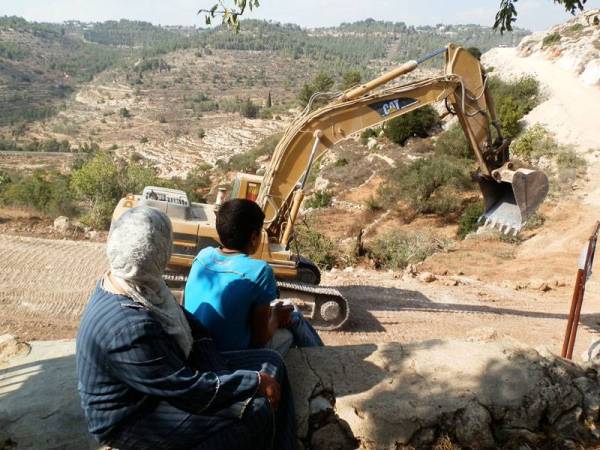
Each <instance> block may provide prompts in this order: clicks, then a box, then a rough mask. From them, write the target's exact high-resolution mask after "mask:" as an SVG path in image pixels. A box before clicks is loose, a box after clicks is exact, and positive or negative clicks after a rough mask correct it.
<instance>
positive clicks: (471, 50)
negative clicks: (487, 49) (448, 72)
mask: <svg viewBox="0 0 600 450" xmlns="http://www.w3.org/2000/svg"><path fill="white" fill-rule="evenodd" d="M467 51H468V52H469V53H470V54H471V55H473V56H474V57H475V58H477V59H481V50H479V49H478V48H477V47H469V48H468V49H467Z"/></svg>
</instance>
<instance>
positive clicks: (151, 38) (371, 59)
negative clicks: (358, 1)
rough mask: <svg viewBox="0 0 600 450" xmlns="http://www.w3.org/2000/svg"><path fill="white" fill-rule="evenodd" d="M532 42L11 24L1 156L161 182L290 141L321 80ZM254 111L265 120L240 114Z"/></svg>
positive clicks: (4, 24) (375, 27)
mask: <svg viewBox="0 0 600 450" xmlns="http://www.w3.org/2000/svg"><path fill="white" fill-rule="evenodd" d="M525 34H526V32H524V31H516V32H515V33H513V34H505V35H499V34H495V33H492V32H491V30H490V29H489V28H485V27H480V26H475V25H466V26H447V27H446V26H439V27H412V26H407V25H406V24H403V23H396V24H394V23H388V22H378V21H374V20H370V19H369V20H366V21H362V22H357V23H355V24H342V25H341V26H340V27H337V28H324V29H313V30H306V29H302V28H300V27H298V26H296V25H289V24H287V25H282V24H277V23H268V22H261V21H254V20H250V21H245V22H244V23H243V27H242V31H241V33H240V34H239V35H236V34H234V33H231V32H229V31H227V30H224V29H221V28H216V29H213V30H201V29H194V28H189V27H188V28H186V27H157V26H154V25H152V24H149V23H144V22H134V21H127V20H121V21H109V22H105V23H94V24H86V23H80V22H67V23H63V24H41V23H30V22H27V21H25V20H23V19H19V18H14V17H11V18H7V17H5V18H2V19H0V105H1V106H2V108H0V143H1V144H2V145H0V150H3V149H5V150H14V149H15V148H16V149H19V148H21V147H22V148H25V147H26V146H27V145H28V144H30V143H31V142H32V140H37V141H38V142H45V141H47V140H49V139H56V140H57V141H60V142H63V141H69V143H70V144H71V147H72V148H73V149H77V148H78V147H79V146H80V145H82V144H83V143H89V142H96V143H98V144H100V146H101V148H108V149H113V150H116V151H117V154H119V155H121V156H124V157H131V156H132V155H136V154H137V155H136V157H137V158H139V156H141V157H142V158H145V159H147V160H148V161H150V162H151V163H153V164H156V165H157V166H158V167H159V170H160V173H161V174H162V175H166V176H169V175H181V174H184V173H186V172H187V171H188V170H189V169H191V168H193V167H195V166H198V165H199V164H201V163H203V162H206V163H209V164H211V165H214V164H215V163H216V162H217V161H219V160H223V161H226V160H227V159H229V158H230V157H231V156H232V155H233V154H236V153H240V152H243V151H245V150H247V149H249V148H251V147H253V146H254V145H255V144H256V143H257V142H258V141H259V140H260V139H261V138H263V137H266V136H268V135H271V134H272V133H274V132H276V131H279V130H281V128H283V127H284V126H285V125H286V123H287V122H288V121H289V120H290V118H291V117H292V116H293V115H294V114H296V113H297V109H296V108H297V107H298V103H297V102H296V97H297V95H298V92H299V91H300V89H301V88H302V86H303V85H304V84H305V83H306V82H308V81H309V80H310V79H311V78H312V77H313V76H314V75H315V74H317V73H319V72H324V73H326V74H327V75H329V76H331V77H332V79H333V80H334V85H333V86H331V89H333V90H336V89H339V88H340V86H341V85H340V83H341V81H342V75H343V74H344V73H345V72H347V71H349V70H355V71H357V72H358V73H359V74H360V75H361V76H362V78H363V79H366V78H369V77H372V76H375V75H377V74H379V73H381V72H382V71H384V70H386V69H389V68H390V67H391V66H393V65H394V64H397V63H398V62H399V61H402V60H405V59H407V58H414V57H417V56H419V55H421V54H423V53H425V52H427V51H430V50H433V49H435V48H438V47H440V46H443V45H445V44H446V43H447V42H448V41H456V42H459V43H462V44H463V45H465V46H477V47H480V48H481V49H482V50H486V49H488V48H490V47H492V46H494V45H498V44H504V45H510V44H514V43H516V42H517V41H518V40H519V39H520V38H521V37H522V36H523V35H525ZM438 66H439V64H438ZM248 100H250V101H251V102H252V104H253V105H256V106H258V107H263V108H262V111H260V110H258V111H257V112H255V113H251V114H243V115H241V114H240V111H241V109H242V108H243V107H244V105H245V104H246V103H247V102H248ZM267 103H268V105H267ZM266 106H269V107H268V108H267V107H266ZM252 108H255V107H254V106H252ZM256 115H257V116H258V118H254V116H256ZM243 116H246V117H243ZM4 166H6V164H4ZM15 169H17V170H19V166H18V165H17V166H16V167H15Z"/></svg>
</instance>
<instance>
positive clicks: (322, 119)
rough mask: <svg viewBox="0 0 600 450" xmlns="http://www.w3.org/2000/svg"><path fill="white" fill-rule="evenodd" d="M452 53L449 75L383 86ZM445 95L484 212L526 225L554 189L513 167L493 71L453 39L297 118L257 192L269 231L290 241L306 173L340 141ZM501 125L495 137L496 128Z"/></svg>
mask: <svg viewBox="0 0 600 450" xmlns="http://www.w3.org/2000/svg"><path fill="white" fill-rule="evenodd" d="M440 53H445V55H446V70H445V75H443V76H441V77H436V78H428V79H425V80H422V81H417V82H413V83H409V84H406V85H403V86H398V87H392V88H382V89H379V90H376V89H378V88H380V87H381V86H383V85H384V84H386V83H387V82H389V81H391V80H393V79H394V78H396V77H398V76H400V75H402V74H405V73H408V72H410V71H412V70H414V69H415V68H416V67H418V64H419V62H422V61H424V60H426V59H427V58H430V57H432V56H435V55H437V54H440ZM440 101H446V104H447V106H448V107H449V108H451V111H452V112H454V113H455V114H456V115H457V116H458V119H459V122H460V124H461V126H462V129H463V131H464V133H465V135H466V137H467V140H468V142H469V145H470V147H471V149H472V151H473V153H474V156H475V159H476V161H477V162H478V165H479V170H478V172H477V174H476V178H477V179H478V181H479V184H480V186H481V190H482V193H483V195H484V200H485V206H486V209H485V212H484V214H483V216H482V219H483V220H485V221H486V223H487V224H492V225H499V226H500V227H501V228H502V231H505V232H508V231H509V230H513V231H514V232H517V231H518V230H520V229H521V227H522V226H523V224H524V222H525V221H526V220H527V218H528V217H529V216H530V215H531V214H532V213H533V212H535V210H536V209H537V208H538V206H539V205H540V204H541V202H542V201H543V200H544V198H545V196H546V194H547V192H548V181H547V178H546V176H545V175H544V174H543V173H541V172H538V171H529V170H525V169H519V170H517V171H515V170H513V166H512V164H511V163H510V161H509V155H508V144H509V142H508V141H507V140H503V139H502V135H501V132H500V129H499V126H498V123H497V121H496V115H495V111H494V107H493V103H492V99H491V96H490V95H489V92H488V90H487V76H486V74H485V72H484V70H483V68H482V67H481V64H480V63H479V61H478V60H477V59H476V58H475V57H473V56H472V55H471V54H470V53H469V52H468V51H466V50H464V49H463V48H461V47H457V46H455V45H452V44H450V45H449V46H448V47H447V48H445V49H442V50H439V51H438V52H434V53H433V54H430V55H428V56H427V57H425V58H422V59H421V60H420V61H409V62H408V63H405V64H403V65H402V66H400V67H399V68H397V69H394V70H392V71H390V72H388V73H386V74H384V75H382V76H381V77H379V78H376V79H375V80H372V81H370V82H368V83H366V84H364V85H362V86H358V87H356V88H352V89H350V90H348V91H346V92H345V93H344V94H342V95H341V96H340V97H339V98H338V99H336V100H334V101H332V102H331V103H329V104H328V105H326V106H324V107H322V108H320V109H318V110H317V111H314V112H307V113H306V114H304V115H302V116H301V117H300V118H299V119H297V120H296V121H295V122H294V123H293V124H292V125H291V126H290V128H289V129H288V130H287V132H286V133H285V135H284V136H283V138H282V139H281V141H280V142H279V144H278V146H277V148H276V149H275V152H274V154H273V158H272V160H271V164H270V165H269V167H268V169H267V171H266V173H265V175H264V178H263V182H262V185H261V189H260V192H259V195H258V199H257V201H258V203H259V204H260V205H261V206H262V207H263V209H264V211H265V215H266V217H267V223H268V233H269V236H270V237H272V238H275V239H277V240H278V241H279V242H281V243H282V244H283V245H285V246H287V244H288V243H289V236H290V234H291V233H290V230H291V228H293V225H294V221H295V215H296V214H297V209H298V208H299V203H300V201H301V198H300V197H301V195H298V193H299V191H301V190H303V187H304V186H303V182H302V181H303V180H305V179H306V178H307V174H308V172H309V171H310V169H311V167H312V165H313V164H314V162H315V161H317V160H318V159H319V158H320V157H321V156H323V155H324V154H325V152H326V151H327V150H328V149H330V148H331V147H332V146H333V145H335V144H336V143H337V142H339V141H341V140H343V139H346V138H348V137H349V136H350V135H352V134H355V133H357V132H359V131H361V130H363V129H365V128H369V127H374V126H377V125H379V124H381V123H383V122H386V121H388V120H391V119H393V118H395V117H398V116H401V115H404V114H406V113H409V112H410V111H413V110H415V109H418V108H421V107H423V106H426V105H430V104H432V103H437V102H440ZM492 126H494V127H496V130H497V135H498V136H497V138H496V139H495V140H493V138H492V132H491V127H492Z"/></svg>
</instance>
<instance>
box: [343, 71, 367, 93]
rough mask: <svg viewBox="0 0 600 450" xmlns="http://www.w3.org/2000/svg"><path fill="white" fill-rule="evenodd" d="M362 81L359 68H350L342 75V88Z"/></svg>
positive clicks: (356, 84)
mask: <svg viewBox="0 0 600 450" xmlns="http://www.w3.org/2000/svg"><path fill="white" fill-rule="evenodd" d="M361 81H362V75H361V74H360V72H359V71H358V70H348V71H346V72H344V74H343V75H342V82H341V83H340V89H341V90H342V91H345V90H346V89H350V88H351V87H354V86H358V85H359V84H360V82H361Z"/></svg>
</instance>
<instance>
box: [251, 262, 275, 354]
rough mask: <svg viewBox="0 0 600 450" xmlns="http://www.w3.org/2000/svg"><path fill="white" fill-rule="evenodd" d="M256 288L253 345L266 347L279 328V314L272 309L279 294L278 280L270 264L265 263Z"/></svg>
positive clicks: (252, 323) (252, 320) (252, 327)
mask: <svg viewBox="0 0 600 450" xmlns="http://www.w3.org/2000/svg"><path fill="white" fill-rule="evenodd" d="M255 289H256V293H255V294H256V295H255V296H254V307H253V308H252V312H251V314H252V317H251V323H250V325H251V329H252V345H253V346H254V347H264V346H265V345H266V344H267V342H269V340H270V339H271V338H272V337H273V335H274V334H275V332H276V331H277V329H278V328H279V320H278V316H277V314H276V313H275V311H272V310H271V302H272V301H273V300H275V299H276V298H277V297H278V295H279V293H278V289H277V281H276V280H275V275H274V274H273V269H271V266H269V265H268V264H265V266H264V267H263V270H261V272H260V274H259V275H258V277H257V279H256V280H255Z"/></svg>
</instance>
